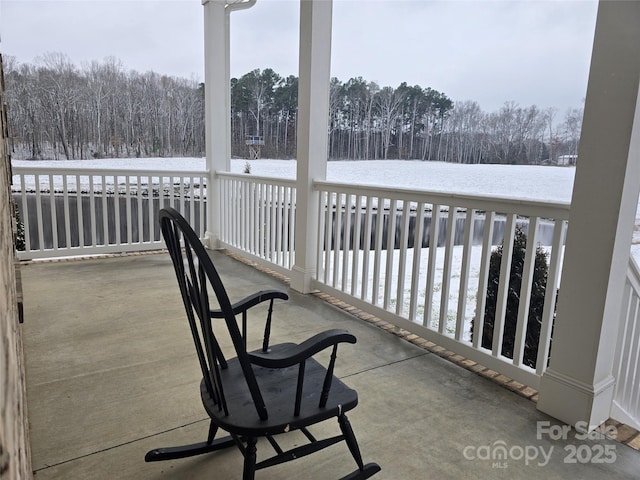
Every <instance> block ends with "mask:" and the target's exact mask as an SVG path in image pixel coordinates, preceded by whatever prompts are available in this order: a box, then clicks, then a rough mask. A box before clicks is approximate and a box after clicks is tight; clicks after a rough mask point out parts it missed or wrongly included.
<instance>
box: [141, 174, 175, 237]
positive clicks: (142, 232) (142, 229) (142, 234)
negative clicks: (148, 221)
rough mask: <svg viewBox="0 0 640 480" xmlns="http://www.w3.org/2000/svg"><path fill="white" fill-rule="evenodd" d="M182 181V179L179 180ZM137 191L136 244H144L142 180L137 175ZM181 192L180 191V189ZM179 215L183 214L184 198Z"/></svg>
mask: <svg viewBox="0 0 640 480" xmlns="http://www.w3.org/2000/svg"><path fill="white" fill-rule="evenodd" d="M180 180H182V177H181V178H180ZM137 185H138V191H137V192H136V196H137V197H138V202H137V203H138V243H139V244H142V243H144V215H143V214H142V211H143V209H142V178H141V177H140V175H138V183H137ZM181 191H182V189H181ZM180 213H182V214H184V196H183V197H182V204H181V208H180Z"/></svg>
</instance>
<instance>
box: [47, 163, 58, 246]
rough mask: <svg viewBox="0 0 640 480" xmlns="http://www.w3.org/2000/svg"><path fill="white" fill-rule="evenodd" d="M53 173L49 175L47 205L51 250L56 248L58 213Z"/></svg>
mask: <svg viewBox="0 0 640 480" xmlns="http://www.w3.org/2000/svg"><path fill="white" fill-rule="evenodd" d="M54 185H55V184H54V182H53V175H51V174H50V175H49V206H50V207H51V242H52V248H53V250H58V215H57V213H56V192H55V186H54Z"/></svg>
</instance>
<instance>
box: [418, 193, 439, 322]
mask: <svg viewBox="0 0 640 480" xmlns="http://www.w3.org/2000/svg"><path fill="white" fill-rule="evenodd" d="M439 235H440V205H439V204H437V203H434V204H432V205H431V227H430V230H429V261H428V266H427V285H426V290H425V296H424V318H423V323H422V324H423V325H424V326H426V327H428V328H432V327H433V292H434V290H435V274H436V260H437V254H438V236H439Z"/></svg>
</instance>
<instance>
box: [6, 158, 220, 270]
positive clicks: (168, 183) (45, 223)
mask: <svg viewBox="0 0 640 480" xmlns="http://www.w3.org/2000/svg"><path fill="white" fill-rule="evenodd" d="M206 179H207V173H206V172H204V171H198V172H194V171H157V170H154V171H148V170H115V169H90V170H89V169H75V168H56V169H42V168H37V167H13V185H12V192H13V197H14V199H15V201H16V203H17V205H18V210H19V212H20V216H21V219H22V221H23V224H24V239H25V250H24V251H20V252H18V256H19V258H20V259H34V258H50V257H60V256H69V255H96V254H104V253H116V252H127V251H141V250H152V249H158V248H163V246H164V243H163V242H162V239H161V238H160V237H161V235H160V230H159V225H158V211H159V209H160V208H162V207H164V206H165V205H170V206H173V207H174V208H176V209H178V210H180V212H182V214H183V215H185V216H186V218H188V219H189V220H190V222H191V224H192V225H193V226H194V229H195V230H196V232H197V233H198V234H199V235H200V236H201V237H203V236H204V231H205V219H206V214H205V211H206Z"/></svg>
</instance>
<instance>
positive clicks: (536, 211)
mask: <svg viewBox="0 0 640 480" xmlns="http://www.w3.org/2000/svg"><path fill="white" fill-rule="evenodd" d="M313 187H314V189H315V190H330V191H335V192H339V193H348V194H352V195H368V196H377V197H383V198H393V199H398V200H405V201H409V202H425V203H436V204H440V205H450V206H454V207H461V208H473V209H476V210H486V211H495V212H499V213H515V214H519V215H530V216H541V217H547V218H555V219H558V220H568V219H569V210H570V206H571V204H570V203H569V202H545V201H541V200H531V199H522V198H513V197H508V196H495V195H483V194H474V195H469V194H460V193H450V192H441V191H428V190H413V189H409V188H403V187H385V186H383V185H362V184H351V183H341V182H329V181H315V182H314V183H313Z"/></svg>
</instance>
